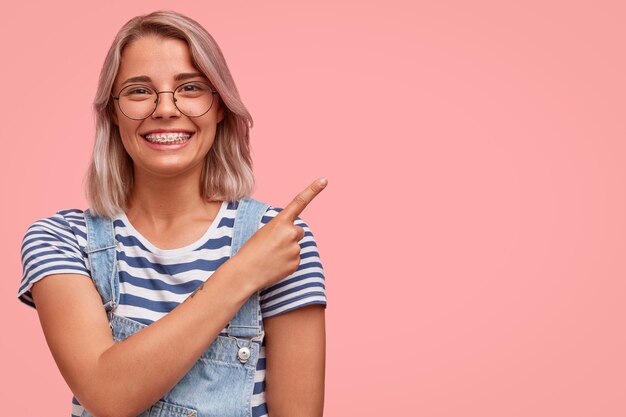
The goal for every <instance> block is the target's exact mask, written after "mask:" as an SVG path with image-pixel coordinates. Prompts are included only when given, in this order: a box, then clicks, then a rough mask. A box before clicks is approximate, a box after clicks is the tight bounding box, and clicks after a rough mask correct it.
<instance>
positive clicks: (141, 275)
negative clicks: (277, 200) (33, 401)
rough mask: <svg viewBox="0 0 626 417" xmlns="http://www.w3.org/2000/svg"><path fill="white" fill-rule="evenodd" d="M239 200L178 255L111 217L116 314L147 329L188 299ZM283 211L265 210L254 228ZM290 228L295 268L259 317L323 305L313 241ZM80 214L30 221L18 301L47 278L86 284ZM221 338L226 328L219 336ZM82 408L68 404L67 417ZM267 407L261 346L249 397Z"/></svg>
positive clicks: (266, 292)
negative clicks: (296, 249) (79, 279)
mask: <svg viewBox="0 0 626 417" xmlns="http://www.w3.org/2000/svg"><path fill="white" fill-rule="evenodd" d="M238 206H239V201H234V202H228V201H224V202H222V205H221V207H220V209H219V212H218V214H217V216H216V217H215V220H214V221H213V222H212V223H211V226H210V227H209V228H208V229H207V231H206V233H204V235H203V236H202V237H201V238H200V239H198V240H197V241H196V242H194V243H191V244H189V245H187V246H185V247H182V248H178V249H167V250H164V249H159V248H157V247H155V246H154V245H152V244H151V243H150V242H149V241H148V240H147V239H146V238H144V237H143V236H142V235H141V234H140V233H139V232H138V231H137V230H135V228H134V227H133V225H132V224H131V223H130V222H129V220H128V218H127V217H126V215H125V214H124V213H123V212H122V213H120V214H119V215H118V216H116V217H115V218H114V222H113V224H114V228H115V237H116V240H117V241H118V246H117V259H118V271H119V279H120V287H119V288H120V303H119V305H118V307H117V308H116V310H115V314H117V315H120V316H123V317H127V318H129V319H132V320H136V321H138V322H141V323H144V324H146V325H149V324H150V323H153V322H154V321H156V320H158V319H159V318H161V317H163V316H164V315H165V314H167V313H168V312H170V311H172V310H173V309H174V308H175V307H176V306H177V305H178V304H180V303H181V302H183V301H185V299H187V297H188V296H189V295H190V294H191V293H192V292H193V291H194V290H195V289H196V288H197V287H198V286H199V285H200V284H201V283H202V282H204V281H205V280H206V279H208V278H209V277H210V276H211V275H212V273H213V272H215V270H216V269H217V268H218V267H219V266H220V265H222V264H223V263H224V262H226V261H227V260H228V259H229V258H230V253H231V243H232V236H233V226H234V221H235V215H236V214H237V207H238ZM281 210H282V209H281V208H276V207H271V206H270V207H269V208H268V209H267V211H266V212H265V214H264V216H263V218H262V219H261V223H260V224H259V229H260V228H261V227H263V226H264V225H265V224H267V223H268V222H269V221H270V220H271V219H272V218H273V217H274V216H276V215H277V214H278V213H279V212H280V211H281ZM294 224H295V225H297V226H301V227H302V228H304V231H305V235H304V237H303V238H302V240H300V242H299V244H300V266H299V267H298V269H297V270H296V271H295V272H294V273H292V274H291V275H289V276H288V277H286V278H284V279H283V280H281V281H280V282H278V283H276V284H274V285H272V286H270V287H267V288H264V289H262V290H261V293H260V295H261V298H260V303H261V317H259V320H260V323H261V325H262V324H263V319H264V318H268V317H272V316H275V315H278V314H281V313H285V312H287V311H291V310H294V309H297V308H299V307H303V306H306V305H310V304H322V305H324V306H326V289H325V286H324V271H323V268H322V264H321V261H320V257H319V253H318V250H317V245H316V243H315V239H314V237H313V234H312V233H311V230H310V229H309V227H308V226H307V225H306V223H304V221H302V219H300V218H299V217H298V218H297V219H296V221H295V222H294ZM86 238H87V235H86V226H85V216H84V213H83V211H82V210H79V209H70V210H60V211H58V212H57V213H56V214H55V215H54V216H51V217H48V218H45V219H41V220H38V221H36V222H34V223H33V224H32V225H31V226H30V227H29V228H28V230H27V231H26V234H25V236H24V240H23V242H22V266H23V277H22V282H21V285H20V288H19V291H18V297H19V299H20V301H22V302H24V303H25V304H27V305H28V306H30V307H33V308H35V304H34V302H33V299H32V295H31V292H30V289H31V286H32V285H33V283H35V282H37V281H39V280H41V279H43V278H44V277H46V276H47V275H50V274H80V275H85V276H86V277H89V279H91V277H90V274H89V270H88V269H87V267H86V264H85V259H86V257H87V255H86V253H85V244H86ZM221 334H222V335H225V329H223V330H222V333H221ZM82 412H83V407H82V406H81V405H80V403H79V402H78V400H77V399H76V398H75V397H73V398H72V416H73V417H78V416H80V415H81V413H82ZM267 413H268V412H267V405H266V403H265V341H263V343H262V345H261V349H260V352H259V361H258V364H257V368H256V373H255V385H254V392H253V395H252V414H253V416H255V417H257V416H258V417H261V416H267Z"/></svg>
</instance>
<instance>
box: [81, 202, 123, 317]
mask: <svg viewBox="0 0 626 417" xmlns="http://www.w3.org/2000/svg"><path fill="white" fill-rule="evenodd" d="M85 223H86V225H87V246H86V247H85V252H86V253H87V257H88V261H89V265H88V267H89V269H90V270H91V278H92V279H93V281H94V283H95V285H96V288H97V289H98V292H99V293H100V298H102V304H103V305H104V308H105V310H106V311H107V312H109V311H113V310H115V307H117V305H118V304H119V300H120V288H119V283H120V282H119V278H118V275H117V262H116V261H117V253H116V244H115V231H114V228H113V220H112V219H111V218H109V217H104V216H102V217H100V216H92V214H91V212H90V211H89V209H87V210H86V211H85Z"/></svg>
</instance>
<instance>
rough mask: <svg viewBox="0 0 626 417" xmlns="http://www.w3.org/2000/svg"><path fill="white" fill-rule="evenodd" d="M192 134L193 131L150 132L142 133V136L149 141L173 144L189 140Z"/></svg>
mask: <svg viewBox="0 0 626 417" xmlns="http://www.w3.org/2000/svg"><path fill="white" fill-rule="evenodd" d="M194 134H195V132H193V133H188V132H176V133H150V134H147V135H142V137H143V138H144V139H145V140H147V141H148V142H150V143H156V144H159V145H174V144H179V143H185V142H187V141H189V139H191V137H192V136H193V135H194Z"/></svg>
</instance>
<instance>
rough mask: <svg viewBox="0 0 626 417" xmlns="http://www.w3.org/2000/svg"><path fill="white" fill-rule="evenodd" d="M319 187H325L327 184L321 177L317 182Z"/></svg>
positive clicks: (324, 178)
mask: <svg viewBox="0 0 626 417" xmlns="http://www.w3.org/2000/svg"><path fill="white" fill-rule="evenodd" d="M318 183H319V185H321V186H322V187H326V184H328V180H327V179H326V177H322V178H320V180H319V181H318Z"/></svg>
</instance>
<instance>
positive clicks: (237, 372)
mask: <svg viewBox="0 0 626 417" xmlns="http://www.w3.org/2000/svg"><path fill="white" fill-rule="evenodd" d="M268 207H269V205H267V204H265V203H261V202H259V201H256V200H254V199H252V198H249V197H245V198H243V199H241V200H240V201H239V206H238V208H237V215H236V217H235V224H234V232H233V242H232V252H231V257H232V256H234V255H235V254H236V253H237V252H238V251H239V249H240V248H241V246H242V245H243V244H244V243H245V241H246V240H247V239H248V238H250V236H252V235H253V234H254V233H255V232H256V231H257V230H258V227H259V224H260V222H261V218H262V217H263V214H264V213H265V211H266V210H267V208H268ZM85 220H86V222H87V248H86V252H87V254H88V265H87V266H88V267H89V268H90V270H91V275H92V279H93V280H94V283H95V286H96V288H97V289H98V292H99V293H100V297H101V298H102V303H103V305H104V308H105V310H106V311H107V314H108V317H109V325H110V327H111V329H112V333H113V339H114V340H115V342H116V343H117V342H119V341H121V340H124V339H125V338H127V337H129V336H130V335H132V334H134V333H135V332H138V331H140V330H141V329H143V328H144V327H147V326H146V325H145V324H143V323H139V322H137V321H134V320H131V319H129V318H126V317H123V316H119V315H117V314H115V308H116V307H117V305H118V304H119V297H120V294H119V277H118V274H117V258H116V242H115V234H114V229H113V222H112V220H111V219H109V218H104V217H94V216H92V215H91V214H90V212H89V210H86V211H85ZM259 297H260V295H259V291H257V292H256V293H254V294H253V295H252V296H251V297H250V298H249V299H248V300H247V301H246V303H245V304H244V305H243V306H242V307H241V309H240V310H239V311H238V312H237V313H236V314H235V316H234V317H233V318H232V319H231V320H230V322H229V323H228V326H227V333H228V335H227V336H217V338H216V339H215V340H214V341H213V343H212V344H211V345H210V346H209V347H208V348H207V350H206V351H204V352H203V353H202V355H201V356H200V358H198V360H197V361H196V363H195V364H194V366H193V367H192V368H191V369H190V370H189V372H187V374H185V376H184V377H183V378H182V379H181V380H180V381H179V382H178V383H177V384H176V385H175V386H174V388H172V389H171V390H170V391H169V392H167V393H166V394H165V395H164V396H163V397H162V398H161V399H160V400H159V401H157V402H156V403H155V404H153V405H152V406H151V407H150V408H148V409H147V410H145V411H144V412H143V413H141V414H140V415H139V417H175V416H194V417H248V416H252V407H251V399H252V394H253V389H254V373H255V370H256V365H257V361H258V358H259V350H260V348H261V343H262V341H263V337H264V332H263V330H262V327H261V323H260V322H259V318H260V317H261V310H260V303H259V301H260V299H259ZM181 343H184V341H181ZM157 366H158V364H157ZM81 417H92V415H91V414H90V413H89V412H88V411H87V410H84V412H83V413H82V414H81Z"/></svg>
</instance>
